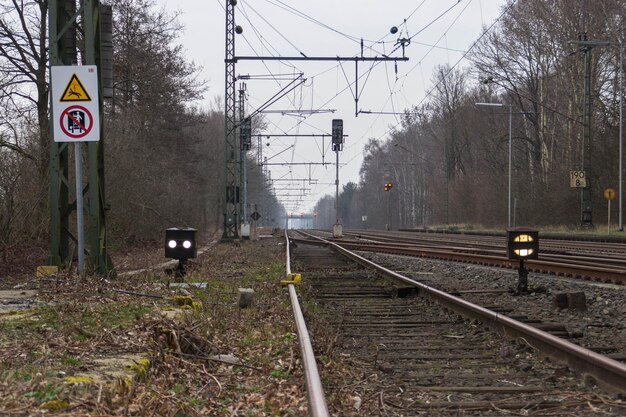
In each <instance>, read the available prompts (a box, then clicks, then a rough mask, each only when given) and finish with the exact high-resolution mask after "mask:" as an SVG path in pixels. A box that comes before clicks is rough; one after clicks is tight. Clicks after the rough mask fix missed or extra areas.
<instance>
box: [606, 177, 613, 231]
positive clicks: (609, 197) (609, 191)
mask: <svg viewBox="0 0 626 417" xmlns="http://www.w3.org/2000/svg"><path fill="white" fill-rule="evenodd" d="M604 198H605V199H606V201H608V203H609V204H608V206H609V213H608V215H607V219H608V220H607V225H606V233H607V234H608V235H610V234H611V200H615V190H614V189H613V188H606V189H605V190H604Z"/></svg>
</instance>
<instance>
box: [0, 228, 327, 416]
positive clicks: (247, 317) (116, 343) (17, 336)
mask: <svg viewBox="0 0 626 417" xmlns="http://www.w3.org/2000/svg"><path fill="white" fill-rule="evenodd" d="M283 251H284V246H282V245H280V244H279V240H277V239H271V240H264V241H261V242H244V244H243V245H242V246H241V247H235V246H233V245H228V244H218V245H216V246H214V247H213V248H212V249H211V250H210V251H209V253H207V254H206V255H204V256H203V257H201V258H199V259H197V260H196V261H195V262H194V264H193V265H192V267H191V269H190V271H189V274H188V276H187V277H186V281H187V282H199V281H202V282H207V286H206V289H200V288H194V287H189V288H186V289H177V290H172V289H170V288H169V287H168V283H169V281H170V279H171V277H170V276H167V275H165V274H164V273H161V272H150V273H141V274H137V275H134V276H132V277H118V278H117V279H115V280H107V279H103V278H101V277H96V276H88V277H78V276H74V275H69V274H65V275H63V274H61V275H58V276H56V277H51V278H46V279H39V280H38V279H36V278H34V277H32V276H24V277H22V278H20V279H17V278H14V279H13V280H11V282H10V283H8V282H7V281H4V282H3V287H4V288H7V286H9V285H10V286H11V287H15V286H16V285H17V286H18V288H19V289H36V290H37V292H38V296H37V297H36V300H33V301H34V304H32V306H31V308H29V309H23V310H20V311H14V312H4V313H2V315H0V363H1V364H2V365H0V397H1V398H3V401H2V402H0V414H2V415H16V416H19V415H35V414H39V413H44V412H45V413H46V414H55V415H85V414H87V413H89V414H90V415H139V416H154V415H162V416H181V417H182V416H196V415H218V416H221V415H226V416H228V415H252V416H266V415H276V416H278V415H280V416H284V415H304V414H306V392H305V389H304V386H303V377H302V371H301V369H300V359H299V348H298V344H297V337H296V334H295V333H294V332H295V327H294V326H293V322H292V318H291V315H292V312H291V308H290V305H289V301H288V297H287V296H286V294H285V293H284V292H283V291H281V290H280V288H279V286H278V281H279V280H280V278H281V276H282V275H283V274H284V252H283ZM239 287H247V288H253V289H254V290H255V296H256V300H255V304H254V306H253V307H252V308H247V309H240V308H238V306H237V304H236V292H237V288H239ZM180 299H186V300H187V299H189V300H192V302H190V303H187V302H185V303H181V302H180V301H179V300H180ZM320 340H324V339H320ZM320 343H321V344H323V345H326V346H330V344H328V343H326V342H323V341H322V342H320ZM322 350H324V349H322ZM328 354H329V352H322V353H321V355H322V356H321V359H320V360H321V366H322V367H323V368H326V366H329V367H331V366H332V367H333V368H334V367H335V362H334V360H333V359H331V357H330V356H329V355H328ZM327 379H328V381H330V382H332V381H333V380H334V378H333V377H332V376H329V377H327Z"/></svg>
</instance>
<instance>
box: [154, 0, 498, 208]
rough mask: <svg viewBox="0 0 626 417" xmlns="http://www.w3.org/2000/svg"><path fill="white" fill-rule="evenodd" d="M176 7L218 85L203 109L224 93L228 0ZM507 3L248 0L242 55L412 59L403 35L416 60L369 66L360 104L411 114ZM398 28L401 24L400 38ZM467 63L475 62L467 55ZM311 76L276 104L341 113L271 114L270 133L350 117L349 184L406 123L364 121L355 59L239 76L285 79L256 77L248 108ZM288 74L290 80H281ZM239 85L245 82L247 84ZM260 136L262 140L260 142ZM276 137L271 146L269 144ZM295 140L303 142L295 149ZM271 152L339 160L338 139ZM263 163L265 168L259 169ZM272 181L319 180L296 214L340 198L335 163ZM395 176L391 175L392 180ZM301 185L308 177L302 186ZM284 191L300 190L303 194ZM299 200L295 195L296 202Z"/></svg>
mask: <svg viewBox="0 0 626 417" xmlns="http://www.w3.org/2000/svg"><path fill="white" fill-rule="evenodd" d="M157 1H158V2H159V3H161V4H163V6H164V7H165V8H166V9H167V10H171V11H172V12H173V11H180V12H181V15H180V22H181V23H183V24H184V26H185V32H184V33H183V34H182V36H181V37H180V41H181V42H182V43H183V45H184V47H185V49H186V55H187V58H188V59H189V60H193V61H194V62H195V63H197V64H199V65H201V66H202V67H203V71H202V73H201V76H202V78H204V79H206V80H207V81H208V85H209V91H208V93H207V94H206V96H205V100H204V101H203V102H201V103H198V104H199V105H201V106H203V107H207V108H208V107H210V106H211V104H212V103H213V102H214V99H215V97H216V96H221V97H223V96H224V51H225V45H224V39H225V36H224V31H225V28H224V26H225V13H224V4H225V0H157ZM503 4H504V0H412V1H408V0H401V1H397V0H343V1H337V0H334V1H331V0H313V1H304V0H300V1H294V0H238V4H237V8H236V11H235V22H236V24H237V25H240V26H241V27H242V28H243V34H242V35H237V36H236V40H235V42H236V55H237V56H244V55H246V56H247V55H258V56H301V55H302V54H304V55H306V56H309V57H312V56H328V57H335V56H356V55H360V53H361V42H360V39H361V38H362V39H363V40H364V45H365V48H364V56H380V55H382V54H386V55H389V56H394V57H401V56H402V49H401V48H399V49H397V50H396V51H395V52H393V50H394V48H396V43H397V40H398V39H399V38H411V43H410V44H409V45H406V48H405V56H406V57H408V58H409V61H407V62H398V63H397V66H396V64H394V63H393V62H388V63H378V64H372V63H360V64H359V75H360V76H361V79H360V81H359V96H360V98H359V104H358V109H359V110H363V111H371V112H384V113H392V112H402V111H403V110H404V109H407V108H410V107H411V106H414V105H419V104H421V103H423V102H424V101H426V100H427V94H428V92H429V90H430V89H431V88H432V82H431V79H432V73H433V68H434V67H435V66H436V65H442V64H450V65H452V66H453V65H455V64H457V62H458V61H459V60H460V59H462V57H463V54H464V52H465V51H467V49H468V48H469V47H470V46H471V44H472V43H473V42H474V41H475V40H476V39H477V37H478V36H479V34H480V33H481V31H482V28H483V27H485V26H489V25H490V24H491V23H492V22H493V21H494V20H495V19H496V18H498V16H500V13H501V6H502V5H503ZM392 26H396V27H398V29H399V31H398V33H396V34H395V35H392V34H391V33H390V28H391V27H392ZM459 65H461V66H464V65H465V66H467V62H464V61H461V63H460V64H459ZM301 72H302V73H304V78H306V82H305V83H304V84H302V85H300V86H299V87H298V88H296V89H295V90H294V91H292V92H291V93H290V94H288V95H287V96H286V97H285V98H283V99H282V100H280V101H278V102H277V103H275V104H273V105H272V106H271V107H270V109H274V110H298V109H300V110H302V111H305V110H312V109H313V110H331V109H332V110H334V111H335V112H334V113H324V112H322V113H318V114H313V115H306V117H301V116H294V115H283V114H280V113H278V114H276V113H272V114H265V121H266V123H267V124H268V128H267V130H266V131H264V132H263V133H266V134H283V133H290V134H311V133H317V134H320V133H330V128H331V121H332V119H334V118H338V119H343V122H344V134H346V135H348V138H347V139H346V145H345V147H344V151H343V152H342V153H341V154H340V164H341V166H340V172H339V177H340V184H345V183H346V182H347V181H354V182H357V183H358V180H359V177H358V172H359V168H360V166H361V162H362V160H363V147H364V145H365V143H366V142H367V140H368V139H369V138H377V139H381V140H385V139H386V138H387V137H388V135H387V133H388V132H389V130H390V129H391V128H393V127H394V126H396V125H397V124H398V123H399V116H395V115H392V114H363V113H361V114H359V116H358V117H355V110H356V109H355V102H354V97H353V93H354V84H353V83H354V80H355V66H354V63H353V62H344V63H342V64H338V63H337V62H310V61H308V62H304V61H293V62H277V61H273V62H270V61H265V62H257V61H240V62H239V63H238V64H237V66H236V74H237V75H247V74H250V75H257V76H260V75H267V76H269V75H270V74H274V76H275V78H276V79H272V78H271V77H268V79H267V80H249V81H245V82H246V84H247V93H248V95H247V97H248V105H247V111H246V113H250V112H252V111H254V109H256V108H258V107H259V106H261V105H262V104H263V103H265V102H266V101H267V100H268V99H269V98H270V97H272V96H273V95H274V94H276V93H277V92H279V91H280V89H281V88H282V87H283V86H285V85H287V84H288V83H289V82H290V81H291V79H293V77H294V75H297V74H299V73H301ZM276 74H282V76H276ZM237 88H238V89H239V84H237ZM254 140H255V141H256V139H254ZM268 143H269V146H267V144H268ZM293 145H295V146H293ZM263 156H264V157H267V158H268V159H269V161H268V162H272V163H279V162H281V163H282V162H284V163H289V162H294V163H303V162H307V163H308V162H311V163H320V162H322V160H324V161H325V162H329V161H334V160H335V156H334V153H332V152H331V151H330V144H329V140H325V141H324V143H323V144H322V140H321V139H311V138H299V139H283V138H272V139H263ZM253 169H258V168H253ZM269 169H270V171H271V177H272V178H273V179H276V178H290V177H292V178H309V177H310V178H312V179H313V180H317V183H318V184H317V185H307V186H306V187H307V188H310V192H309V193H308V195H307V197H305V198H304V199H303V201H302V202H301V203H299V204H298V205H297V206H293V205H292V204H286V206H288V207H289V208H290V209H293V210H294V211H308V210H310V209H312V207H313V205H314V204H315V202H316V201H317V200H318V199H319V198H321V197H322V196H324V195H325V194H333V195H334V185H331V184H332V183H333V182H334V177H335V169H334V167H333V166H313V165H312V166H310V167H307V166H301V165H300V166H291V167H289V166H270V167H269ZM384 181H385V179H381V190H382V184H383V182H384ZM300 184H301V183H300ZM276 185H277V187H276V193H277V194H280V195H283V194H292V195H297V194H298V192H296V191H292V190H289V191H281V190H280V187H286V188H294V187H296V185H286V183H284V182H281V183H280V186H278V183H277V184H276ZM286 199H289V200H296V198H295V197H290V198H286Z"/></svg>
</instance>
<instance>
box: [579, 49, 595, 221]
mask: <svg viewBox="0 0 626 417" xmlns="http://www.w3.org/2000/svg"><path fill="white" fill-rule="evenodd" d="M585 40H586V39H585ZM591 50H592V48H591V47H586V48H585V82H584V90H585V91H584V109H583V125H584V132H583V170H584V171H585V176H586V177H587V186H586V187H584V188H582V189H581V200H582V201H581V203H582V204H581V216H580V222H581V225H582V226H583V227H592V226H593V220H592V207H591V187H592V185H593V181H592V179H593V178H592V177H593V175H592V174H591Z"/></svg>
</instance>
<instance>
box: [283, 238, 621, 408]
mask: <svg viewBox="0 0 626 417" xmlns="http://www.w3.org/2000/svg"><path fill="white" fill-rule="evenodd" d="M309 243H312V242H311V241H310V242H309ZM316 243H317V242H316ZM293 258H294V259H295V261H296V263H297V268H298V270H299V271H301V272H302V273H303V275H304V277H305V282H307V283H308V285H309V286H310V294H311V296H312V297H314V298H315V300H317V302H318V303H319V305H320V307H321V311H322V314H323V315H324V317H325V318H326V320H327V321H328V322H329V323H330V325H332V326H333V327H334V328H335V329H337V332H338V334H339V343H340V347H341V349H342V353H343V354H344V355H350V356H352V357H353V358H355V359H356V360H358V361H359V362H360V363H361V364H362V366H363V369H364V373H365V374H367V375H375V377H370V378H369V380H368V382H367V384H366V386H367V388H365V387H364V388H363V393H362V394H363V395H362V398H365V400H364V401H363V402H362V403H361V404H360V405H359V408H360V410H359V414H360V415H372V414H374V413H375V414H380V415H390V416H391V415H404V416H407V415H502V414H505V413H513V414H514V415H568V414H569V415H577V416H586V415H589V416H591V415H598V413H605V415H621V414H623V413H626V404H624V403H623V402H621V401H619V400H615V399H611V397H607V396H604V395H603V394H602V393H601V392H599V391H597V390H596V389H595V388H594V387H593V384H585V383H584V382H582V380H581V379H580V378H579V377H576V376H575V375H574V374H572V373H571V372H569V371H567V370H566V369H564V368H563V366H561V365H556V364H552V363H546V362H545V361H543V360H541V359H539V358H538V355H537V351H536V349H537V348H542V349H544V348H545V346H543V344H542V343H536V340H535V336H532V337H531V336H527V337H526V338H522V339H519V340H522V341H521V342H519V341H518V342H512V341H507V340H505V339H503V338H502V337H501V336H499V335H498V334H496V333H495V332H493V331H490V330H488V329H487V328H486V327H485V326H484V325H481V324H480V322H482V323H489V324H490V326H491V327H492V328H496V329H497V328H500V329H501V327H500V324H498V323H497V322H490V321H489V320H488V319H485V320H480V319H479V318H478V317H477V316H476V315H472V314H469V315H468V316H466V317H465V318H463V317H461V316H460V315H459V314H458V311H459V310H458V309H456V308H454V307H453V306H451V305H450V304H447V305H446V306H445V308H442V305H441V303H440V301H436V298H437V297H433V296H432V295H433V294H434V293H435V292H431V290H428V289H427V287H425V286H423V285H422V286H420V285H408V284H407V283H406V282H405V283H398V281H396V282H392V281H390V280H389V279H387V278H384V277H383V276H382V275H381V274H380V273H378V272H376V271H374V270H372V269H368V268H364V267H363V266H361V265H359V264H357V263H355V262H352V261H350V260H348V259H345V258H338V257H337V255H336V254H335V253H334V252H333V251H332V250H331V249H330V248H329V247H326V246H314V245H310V244H304V241H303V240H299V243H298V246H297V248H295V249H294V250H293ZM425 295H426V296H425ZM504 310H506V309H504ZM492 314H495V315H496V316H497V315H499V316H500V317H502V310H501V311H500V312H499V313H495V312H492ZM468 317H469V318H468ZM522 327H523V326H522ZM541 327H543V328H545V329H547V330H552V331H553V332H554V333H555V334H558V333H559V332H562V328H561V327H559V326H555V325H554V324H553V323H545V322H542V321H535V323H534V328H535V329H538V328H541ZM501 330H502V329H501ZM505 333H508V334H509V335H511V334H512V335H516V336H519V334H517V333H516V332H515V331H512V330H505ZM546 334H547V333H546ZM562 335H563V334H562ZM550 337H555V336H550ZM555 338H556V337H555ZM531 346H533V347H531ZM544 353H545V352H544ZM550 354H551V355H553V356H560V355H561V354H559V355H555V352H554V351H553V352H551V353H550ZM561 356H562V355H561ZM592 356H594V358H595V359H596V360H601V361H609V363H613V362H614V361H611V360H610V359H608V358H606V357H604V356H601V355H597V354H593V355H592ZM599 358H600V359H599ZM582 361H583V359H579V362H578V363H576V364H574V367H575V368H578V369H583V370H584V372H585V373H587V374H593V372H592V368H594V367H596V366H597V365H598V364H597V363H596V364H594V365H589V364H587V365H585V364H583V363H581V362H582ZM613 365H615V363H613ZM615 366H617V368H618V369H621V372H625V373H624V374H623V375H621V376H616V375H613V376H607V375H606V374H605V375H604V376H601V378H603V379H605V380H604V382H603V383H606V384H605V385H606V386H610V387H611V388H612V389H613V390H618V391H620V390H621V391H622V392H626V380H625V379H624V378H626V368H624V367H623V365H619V364H618V365H615ZM595 376H598V375H595ZM601 382H602V381H601Z"/></svg>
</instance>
